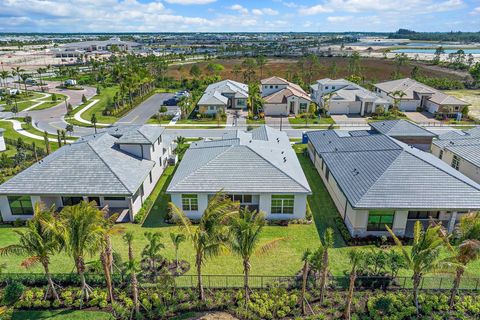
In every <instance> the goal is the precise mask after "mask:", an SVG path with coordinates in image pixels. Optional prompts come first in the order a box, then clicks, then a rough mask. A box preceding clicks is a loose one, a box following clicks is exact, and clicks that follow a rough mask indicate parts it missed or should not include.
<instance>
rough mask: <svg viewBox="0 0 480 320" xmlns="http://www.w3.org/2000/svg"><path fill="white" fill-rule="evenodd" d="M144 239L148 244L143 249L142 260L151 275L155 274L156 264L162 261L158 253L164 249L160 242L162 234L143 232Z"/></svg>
mask: <svg viewBox="0 0 480 320" xmlns="http://www.w3.org/2000/svg"><path fill="white" fill-rule="evenodd" d="M144 235H145V238H147V240H148V244H147V245H146V246H145V248H143V251H142V258H143V260H144V261H145V262H146V263H147V265H148V268H149V269H150V272H151V273H152V274H156V272H157V267H158V263H160V262H161V261H162V260H163V256H162V255H161V254H160V251H161V250H162V249H164V248H165V245H164V244H163V243H162V242H161V238H162V234H161V233H160V232H145V233H144Z"/></svg>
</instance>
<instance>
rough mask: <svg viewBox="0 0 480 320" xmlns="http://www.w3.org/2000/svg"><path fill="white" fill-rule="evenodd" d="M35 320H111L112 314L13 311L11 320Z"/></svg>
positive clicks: (97, 312) (98, 312) (64, 311)
mask: <svg viewBox="0 0 480 320" xmlns="http://www.w3.org/2000/svg"><path fill="white" fill-rule="evenodd" d="M34 319H35V320H36V319H55V320H90V319H94V320H113V319H114V317H113V316H112V314H110V313H107V312H101V311H71V310H55V311H21V310H18V311H14V312H13V316H12V320H34Z"/></svg>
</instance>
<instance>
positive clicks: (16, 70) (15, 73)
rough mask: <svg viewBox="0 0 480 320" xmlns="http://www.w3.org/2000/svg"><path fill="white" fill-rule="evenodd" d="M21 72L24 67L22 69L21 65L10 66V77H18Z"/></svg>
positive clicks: (23, 70)
mask: <svg viewBox="0 0 480 320" xmlns="http://www.w3.org/2000/svg"><path fill="white" fill-rule="evenodd" d="M22 72H25V69H22V67H15V68H12V77H15V76H17V77H18V78H20V75H21V74H22ZM19 87H20V86H19Z"/></svg>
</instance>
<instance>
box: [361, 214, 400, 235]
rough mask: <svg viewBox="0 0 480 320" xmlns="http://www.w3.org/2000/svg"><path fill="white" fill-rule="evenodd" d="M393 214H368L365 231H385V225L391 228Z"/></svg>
mask: <svg viewBox="0 0 480 320" xmlns="http://www.w3.org/2000/svg"><path fill="white" fill-rule="evenodd" d="M394 216H395V212H393V211H382V210H374V211H370V212H369V213H368V224H367V231H386V230H387V229H386V228H385V225H387V226H389V227H390V228H392V227H393V217H394Z"/></svg>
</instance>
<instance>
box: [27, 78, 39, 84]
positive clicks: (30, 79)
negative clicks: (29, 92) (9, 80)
mask: <svg viewBox="0 0 480 320" xmlns="http://www.w3.org/2000/svg"><path fill="white" fill-rule="evenodd" d="M25 83H26V84H29V85H32V86H36V85H37V80H35V79H32V78H28V79H27V80H25Z"/></svg>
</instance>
